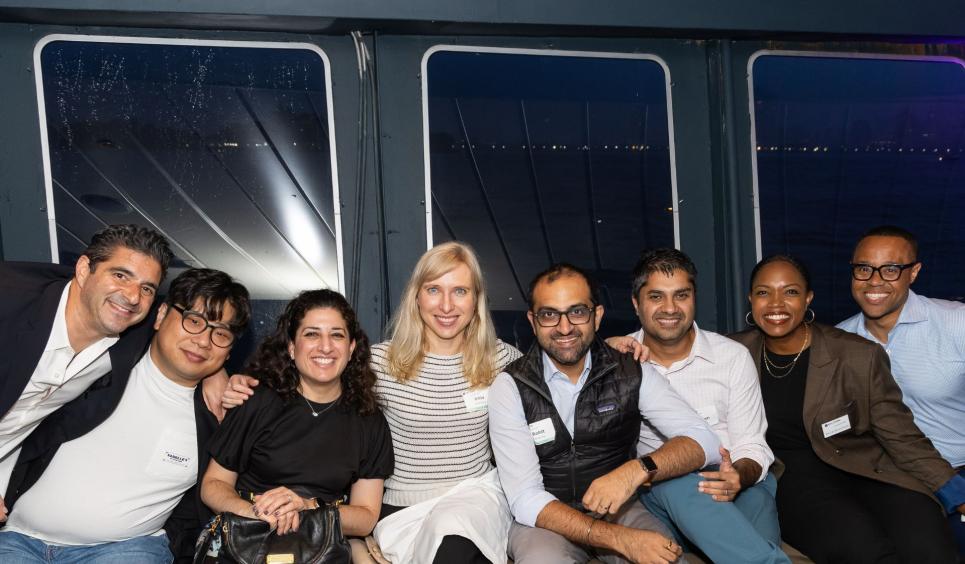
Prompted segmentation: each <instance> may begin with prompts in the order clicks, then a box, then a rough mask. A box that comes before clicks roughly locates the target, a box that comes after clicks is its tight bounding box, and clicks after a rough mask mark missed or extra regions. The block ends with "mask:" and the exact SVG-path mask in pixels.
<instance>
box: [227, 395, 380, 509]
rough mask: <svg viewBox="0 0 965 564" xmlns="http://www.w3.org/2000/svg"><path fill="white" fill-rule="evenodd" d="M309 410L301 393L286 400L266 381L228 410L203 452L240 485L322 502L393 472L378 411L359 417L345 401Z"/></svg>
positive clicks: (248, 488) (331, 499) (320, 405)
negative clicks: (283, 488)
mask: <svg viewBox="0 0 965 564" xmlns="http://www.w3.org/2000/svg"><path fill="white" fill-rule="evenodd" d="M326 408H328V409H326ZM312 409H314V410H315V412H316V413H318V416H317V417H315V416H313V415H312V411H311V409H309V405H308V403H306V400H305V399H304V398H303V397H302V396H298V397H297V398H295V399H294V400H292V401H290V402H285V401H284V400H283V399H282V398H281V397H280V396H279V395H278V394H277V393H275V392H274V391H273V390H271V389H268V388H266V387H265V386H261V387H259V388H256V389H255V394H254V395H253V396H252V397H251V398H250V399H249V400H248V401H246V402H245V403H244V405H242V406H241V407H238V408H236V409H233V410H231V411H230V412H229V413H228V415H227V417H225V420H224V422H223V423H222V424H221V427H220V428H219V429H218V431H217V433H215V436H214V437H213V438H212V440H211V443H210V446H209V447H208V451H209V452H210V453H211V456H212V457H213V458H214V459H215V460H217V461H218V464H220V465H221V466H223V467H225V468H226V469H228V470H231V471H232V472H236V473H237V474H238V481H237V482H236V483H235V487H236V488H237V489H238V490H240V491H248V492H255V493H261V492H265V491H268V490H270V489H273V488H276V487H278V486H286V487H288V488H290V489H291V490H292V491H295V492H296V493H298V494H299V495H301V496H303V497H317V498H318V499H319V500H320V501H323V502H331V501H334V500H336V499H341V498H342V497H343V496H345V495H348V493H349V490H350V489H351V486H352V484H353V483H355V481H357V480H364V479H385V478H388V477H389V476H390V475H391V474H392V470H393V468H394V459H393V454H392V437H391V435H390V433H389V426H388V424H387V423H386V422H385V417H383V415H382V412H381V411H380V410H376V411H375V413H372V414H371V415H365V416H362V415H359V414H358V413H357V412H356V411H355V410H354V409H353V408H351V407H348V406H346V405H345V404H343V403H336V404H335V405H332V404H318V403H313V404H312Z"/></svg>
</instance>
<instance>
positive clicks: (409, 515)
mask: <svg viewBox="0 0 965 564" xmlns="http://www.w3.org/2000/svg"><path fill="white" fill-rule="evenodd" d="M512 523H513V516H512V513H510V511H509V503H508V502H507V501H506V496H505V494H503V489H502V487H500V485H499V478H498V477H497V475H496V470H495V469H493V470H491V471H489V472H487V473H486V474H485V475H483V476H480V477H478V478H469V479H468V480H463V481H462V482H459V483H458V484H457V485H456V486H455V487H453V488H452V489H451V490H449V491H448V492H446V493H445V494H443V495H441V496H439V497H437V498H435V499H430V500H426V501H423V502H422V503H417V504H415V505H412V506H409V507H406V508H405V509H402V510H400V511H397V512H395V513H393V514H392V515H389V516H388V517H386V518H385V519H382V520H381V521H379V523H378V525H376V526H375V531H373V533H372V535H373V536H374V537H375V540H376V541H377V542H378V543H379V548H380V549H381V550H382V554H383V556H385V558H386V559H388V560H390V561H392V562H398V563H408V562H414V563H417V564H422V563H426V564H428V563H430V562H432V559H433V557H434V556H435V554H436V551H437V550H438V549H439V545H440V544H441V543H442V538H443V537H445V536H446V535H459V536H462V537H466V538H467V539H469V540H471V541H472V542H473V543H474V544H475V545H476V546H477V547H478V548H479V550H480V551H481V552H482V553H483V555H485V556H486V558H488V559H489V560H490V561H491V562H505V561H506V549H507V544H508V541H509V527H510V525H512Z"/></svg>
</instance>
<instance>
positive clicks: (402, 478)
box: [372, 341, 521, 507]
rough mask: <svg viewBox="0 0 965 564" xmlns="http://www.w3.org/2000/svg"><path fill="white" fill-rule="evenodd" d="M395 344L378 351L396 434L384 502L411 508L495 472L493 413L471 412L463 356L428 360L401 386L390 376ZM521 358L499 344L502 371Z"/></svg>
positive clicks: (379, 391)
mask: <svg viewBox="0 0 965 564" xmlns="http://www.w3.org/2000/svg"><path fill="white" fill-rule="evenodd" d="M388 350H389V342H388V341H386V342H384V343H379V344H377V345H373V346H372V368H373V369H374V370H375V374H376V376H377V377H378V380H377V382H376V384H375V393H376V395H377V396H378V400H379V405H380V406H381V407H382V412H383V413H384V414H385V418H386V420H387V421H388V422H389V428H390V429H391V430H392V447H393V449H394V451H395V473H394V474H393V475H392V476H391V477H390V478H389V479H387V480H386V481H385V496H384V498H383V501H384V502H385V503H387V504H389V505H397V506H403V507H407V506H409V505H414V504H416V503H419V502H421V501H425V500H427V499H432V498H434V497H438V496H440V495H442V494H444V493H445V492H447V491H448V490H449V489H450V488H452V487H453V486H455V485H456V484H458V483H459V482H461V481H462V480H465V479H466V478H472V477H477V476H482V475H483V474H485V473H486V472H488V471H489V470H491V469H492V467H493V466H492V449H491V448H490V446H489V412H488V410H487V409H479V410H476V411H469V410H467V409H466V404H465V402H464V399H463V395H464V394H465V393H466V392H469V391H470V390H469V383H468V382H467V381H466V379H465V377H463V372H462V354H457V355H449V356H442V355H434V354H427V355H426V356H425V359H424V360H423V362H422V366H421V367H420V369H419V373H418V375H417V376H416V377H415V378H413V379H411V380H409V381H408V382H407V383H405V384H400V383H399V382H398V381H397V380H396V379H395V377H393V376H392V375H390V374H389V373H388ZM520 356H521V354H520V352H519V351H518V350H516V349H515V348H514V347H512V346H510V345H507V344H506V343H504V342H502V341H497V342H496V369H497V371H501V370H502V369H503V367H505V366H506V365H507V364H509V363H510V362H512V361H514V360H516V359H517V358H519V357H520Z"/></svg>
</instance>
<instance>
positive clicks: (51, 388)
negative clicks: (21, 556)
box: [0, 282, 118, 495]
mask: <svg viewBox="0 0 965 564" xmlns="http://www.w3.org/2000/svg"><path fill="white" fill-rule="evenodd" d="M70 284H73V282H71V283H69V284H67V286H66V287H65V288H64V291H63V293H62V294H61V296H60V303H59V304H58V305H57V313H56V315H54V324H53V326H52V327H51V329H50V337H48V338H47V344H46V345H45V346H44V352H43V354H42V355H41V356H40V360H39V361H38V362H37V366H36V367H35V368H34V371H33V374H31V375H30V381H29V382H27V386H26V387H25V388H24V390H23V393H21V394H20V397H19V398H17V402H16V403H14V404H13V407H11V408H10V410H9V411H7V412H6V413H3V414H0V495H2V493H3V492H5V491H7V483H8V482H9V481H10V473H11V472H12V471H13V467H14V465H15V464H16V462H17V456H19V452H20V444H21V443H22V442H23V441H24V439H26V438H27V435H29V434H30V433H32V432H33V430H34V429H36V428H37V426H38V425H40V422H41V421H43V420H44V418H45V417H47V416H48V415H50V414H51V413H53V412H54V411H56V410H57V409H58V408H60V407H61V406H62V405H64V404H66V403H67V402H69V401H71V400H73V399H74V398H76V397H77V396H79V395H80V394H81V393H83V392H84V390H86V389H87V388H88V387H90V385H91V384H93V383H94V381H96V380H97V379H98V378H100V377H101V376H103V375H105V374H107V373H108V372H110V370H111V357H110V355H108V354H107V349H109V348H110V347H111V345H113V344H114V343H116V342H117V339H118V337H104V338H103V339H100V340H99V341H97V342H95V343H92V344H91V345H89V346H88V347H87V348H85V349H84V350H82V351H80V352H79V353H75V352H74V349H73V348H72V347H71V346H70V339H69V338H68V336H67V295H68V293H69V291H70Z"/></svg>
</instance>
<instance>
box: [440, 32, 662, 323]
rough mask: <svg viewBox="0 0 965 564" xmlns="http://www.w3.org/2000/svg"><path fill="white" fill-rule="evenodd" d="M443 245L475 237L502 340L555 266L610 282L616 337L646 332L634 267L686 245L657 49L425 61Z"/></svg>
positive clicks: (493, 53) (451, 53)
mask: <svg viewBox="0 0 965 564" xmlns="http://www.w3.org/2000/svg"><path fill="white" fill-rule="evenodd" d="M424 66H425V74H424V81H425V85H426V86H425V91H426V92H427V99H426V100H425V104H426V108H425V109H426V112H427V122H428V123H427V133H426V140H427V147H426V154H427V158H428V163H429V166H428V170H427V173H428V174H427V176H428V180H427V183H428V185H429V186H428V187H427V192H428V193H427V198H428V200H429V201H430V202H431V207H430V209H429V213H430V215H431V221H430V222H429V226H430V238H429V242H430V243H432V244H435V243H440V242H443V241H449V240H454V239H455V240H460V241H465V242H468V243H470V244H471V245H472V246H473V247H474V248H475V249H476V250H477V252H478V253H479V255H480V259H481V261H482V264H483V269H484V271H485V275H486V282H487V286H488V291H489V298H490V306H491V309H492V311H493V316H494V319H495V320H496V324H497V328H498V331H499V333H500V335H501V336H502V337H503V338H504V339H512V340H513V341H514V342H520V341H524V342H525V341H526V340H527V339H529V338H530V337H531V334H532V332H531V330H530V328H529V327H528V324H527V322H526V319H525V315H523V312H525V311H526V309H527V306H526V292H527V287H528V284H529V282H530V280H531V279H532V277H533V276H535V275H536V274H537V273H538V272H540V271H542V270H544V269H545V268H546V267H548V266H549V265H550V264H551V263H554V262H569V263H572V264H575V265H577V266H579V267H581V268H584V269H586V270H588V271H589V272H590V273H591V275H593V276H594V277H595V278H596V279H597V281H598V282H599V283H600V284H601V286H602V290H603V291H602V300H603V305H604V306H605V308H606V316H607V322H606V323H604V329H605V330H606V331H607V332H608V334H616V333H622V332H626V331H630V330H634V329H635V328H636V327H638V325H639V324H638V322H637V319H636V315H635V313H634V312H633V308H632V305H631V303H630V272H631V270H632V268H633V266H634V264H635V262H636V260H637V258H638V256H639V254H640V251H641V250H642V249H644V248H646V247H651V246H674V245H675V227H676V215H675V210H676V207H675V205H674V186H673V182H672V175H671V159H672V151H673V143H672V135H671V132H670V129H669V127H668V122H669V110H668V97H667V92H668V81H669V77H668V73H667V71H666V70H665V67H664V65H663V63H662V62H660V61H659V60H658V59H656V58H655V57H652V56H608V55H601V54H597V53H572V52H542V51H512V50H507V49H494V50H486V49H481V48H461V49H457V48H452V49H450V48H441V49H440V48H437V49H436V50H434V51H433V52H430V54H429V55H427V59H426V61H425V64H424Z"/></svg>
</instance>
